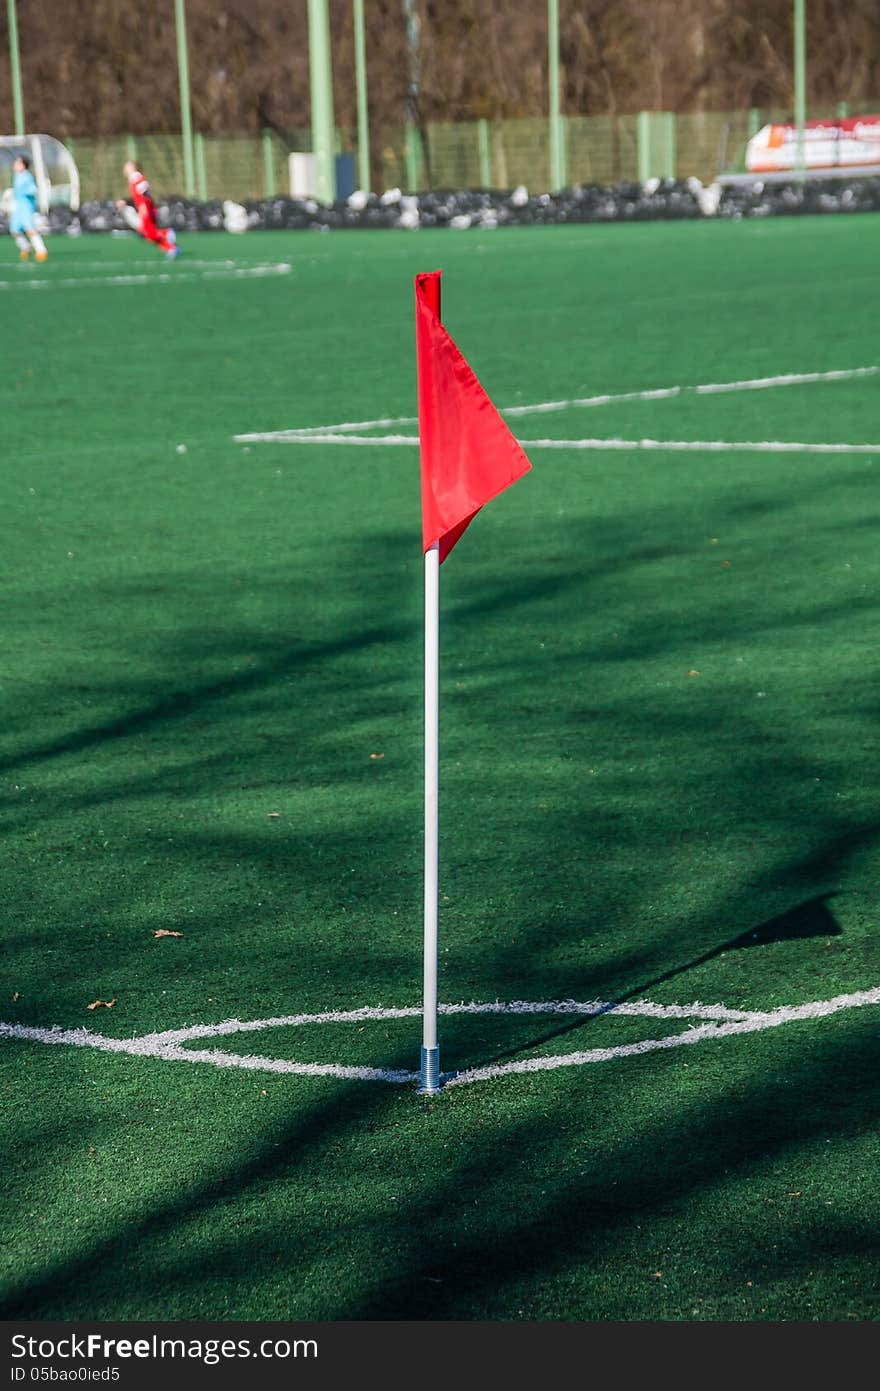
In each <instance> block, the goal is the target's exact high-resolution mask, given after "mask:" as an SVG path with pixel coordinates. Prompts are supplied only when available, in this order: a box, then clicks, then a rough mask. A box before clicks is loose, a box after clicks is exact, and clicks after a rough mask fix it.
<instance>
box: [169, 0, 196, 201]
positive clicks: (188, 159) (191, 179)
mask: <svg viewBox="0 0 880 1391" xmlns="http://www.w3.org/2000/svg"><path fill="white" fill-rule="evenodd" d="M174 24H175V28H176V30H177V76H178V81H179V85H180V130H181V135H182V139H183V191H184V193H185V194H186V196H187V198H192V197H193V195H194V194H195V191H196V178H195V173H196V171H195V159H194V157H193V132H192V112H191V109H190V102H189V55H188V53H187V48H186V11H185V9H184V0H174Z"/></svg>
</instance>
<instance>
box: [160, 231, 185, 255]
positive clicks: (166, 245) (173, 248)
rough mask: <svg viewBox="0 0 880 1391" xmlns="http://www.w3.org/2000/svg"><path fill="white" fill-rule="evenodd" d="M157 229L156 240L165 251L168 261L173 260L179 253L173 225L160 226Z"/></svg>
mask: <svg viewBox="0 0 880 1391" xmlns="http://www.w3.org/2000/svg"><path fill="white" fill-rule="evenodd" d="M157 230H158V233H159V235H158V236H157V237H156V241H157V242H158V244H159V246H161V248H162V250H163V251H164V252H165V256H166V258H167V259H168V260H169V261H173V260H174V259H175V258H176V257H177V256H179V255H180V247H179V246H178V245H177V233H176V232H175V230H174V228H173V227H160V228H158V229H157Z"/></svg>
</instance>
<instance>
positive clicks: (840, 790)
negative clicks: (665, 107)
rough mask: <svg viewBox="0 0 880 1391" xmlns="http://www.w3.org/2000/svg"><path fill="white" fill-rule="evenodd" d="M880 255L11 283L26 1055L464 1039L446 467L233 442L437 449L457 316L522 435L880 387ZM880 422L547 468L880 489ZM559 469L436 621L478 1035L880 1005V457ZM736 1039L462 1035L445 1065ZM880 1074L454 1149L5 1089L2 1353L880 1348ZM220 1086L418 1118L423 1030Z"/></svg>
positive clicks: (97, 250)
mask: <svg viewBox="0 0 880 1391" xmlns="http://www.w3.org/2000/svg"><path fill="white" fill-rule="evenodd" d="M875 230H876V224H875V221H874V220H873V219H872V218H869V217H834V218H827V219H810V218H802V219H791V220H779V221H773V222H766V223H764V222H749V223H742V224H730V223H718V224H714V223H713V224H702V223H699V224H696V223H687V224H684V223H683V224H653V225H637V226H629V227H608V228H603V227H584V228H580V227H569V228H565V227H561V228H545V229H518V230H513V229H511V230H509V231H498V232H495V233H489V232H468V233H466V234H463V235H461V236H458V235H455V234H454V233H450V232H437V233H428V232H424V233H418V234H414V235H407V234H394V233H376V234H371V233H348V234H330V235H318V234H306V233H298V234H297V233H293V234H282V233H261V234H251V235H248V236H245V237H238V238H235V237H227V236H225V235H221V234H217V235H210V234H204V235H202V236H192V237H188V238H181V241H182V245H183V247H184V252H185V254H184V256H183V257H182V258H181V260H180V261H179V262H177V263H176V264H174V265H172V266H166V265H165V264H164V262H163V261H162V260H161V258H158V257H156V256H155V254H154V252H153V249H152V248H151V247H148V246H146V245H145V244H143V243H141V242H138V241H136V240H134V239H111V238H108V237H102V236H94V237H91V238H87V237H83V238H82V239H80V240H77V241H65V240H61V239H59V238H55V239H53V241H52V243H51V247H50V250H51V256H50V260H49V262H48V263H47V264H46V265H45V266H41V267H33V266H24V267H21V266H19V265H18V264H17V263H16V262H14V261H13V259H12V257H13V248H12V246H11V244H10V245H9V246H8V247H7V248H6V251H5V255H6V261H5V263H4V264H3V265H2V266H0V302H2V305H3V309H4V316H5V317H4V333H3V336H2V349H0V352H2V363H3V372H2V378H0V402H2V413H3V455H4V467H3V470H2V482H0V489H2V493H0V500H2V510H3V516H4V518H5V522H6V525H5V527H4V545H3V548H2V552H0V566H2V593H3V607H2V620H0V622H2V662H0V698H2V713H0V779H2V781H0V792H2V804H0V806H2V815H0V827H2V834H3V892H4V902H3V919H2V921H3V932H2V944H3V956H2V984H0V991H2V993H0V1019H2V1020H4V1021H6V1022H7V1023H11V1024H19V1025H26V1026H32V1027H37V1028H46V1027H48V1026H51V1025H61V1026H64V1027H66V1028H79V1027H86V1028H89V1029H91V1030H93V1031H95V1032H99V1033H101V1034H104V1035H107V1036H111V1037H115V1038H131V1037H133V1036H135V1035H141V1034H146V1033H151V1032H154V1031H158V1030H166V1029H175V1028H179V1027H182V1026H184V1025H190V1024H211V1023H216V1022H219V1021H222V1020H225V1019H228V1018H230V1017H237V1018H239V1019H241V1020H253V1019H262V1018H267V1017H275V1016H286V1015H291V1014H296V1013H299V1012H319V1011H325V1010H349V1009H354V1008H357V1007H359V1006H365V1005H386V1006H407V1005H415V1004H417V1003H418V1000H419V994H420V981H421V877H420V876H421V865H420V856H421V742H420V741H421V568H422V567H421V553H420V528H419V495H418V458H417V453H416V451H415V449H413V448H409V447H400V446H398V447H392V446H385V447H383V446H379V447H354V446H352V447H344V446H338V445H317V444H310V445H295V444H284V443H259V444H258V443H253V444H250V445H245V444H242V443H236V442H235V440H234V439H233V436H234V435H235V434H237V433H245V432H251V431H275V430H281V429H289V428H305V427H310V426H322V425H332V424H336V423H340V422H343V421H371V420H377V419H380V418H394V417H401V416H402V417H410V416H412V414H413V413H414V408H415V368H414V334H413V305H412V277H413V274H414V273H415V272H416V271H418V270H429V269H434V268H435V267H436V266H438V265H439V266H442V267H443V268H444V271H445V278H444V318H445V321H446V322H447V325H448V326H449V328H450V330H451V332H452V333H453V335H454V336H455V337H456V339H457V341H458V343H459V345H460V347H461V348H462V351H463V352H464V353H465V355H466V356H467V357H468V359H469V361H470V362H471V364H472V365H473V367H474V368H475V370H476V371H477V372H478V374H479V375H480V377H481V379H482V381H483V382H484V385H485V386H486V388H487V390H488V391H489V392H490V394H491V395H492V397H493V399H494V400H495V401H496V402H497V404H498V405H500V406H512V405H517V404H520V405H522V404H532V403H538V402H549V401H572V400H576V399H578V398H582V397H587V396H594V395H597V394H601V393H612V394H619V393H625V392H635V391H642V390H646V389H650V388H662V387H670V386H691V385H695V384H698V383H706V382H716V383H717V382H731V381H739V380H744V379H750V378H759V377H767V376H774V375H778V374H781V373H791V372H794V373H803V372H828V371H833V370H837V369H847V368H854V367H862V366H870V365H873V364H876V363H878V362H880V353H878V347H877V332H876V308H875V291H876V252H875V248H874V245H873V234H874V232H875ZM285 262H288V263H289V264H290V267H291V269H290V271H289V273H286V274H276V273H274V272H273V267H276V266H277V265H279V264H282V263H285ZM212 263H215V264H212ZM227 263H229V264H227ZM256 266H261V267H265V268H266V272H265V274H263V273H261V274H258V275H250V274H247V275H240V274H238V272H239V271H242V270H252V269H254V268H255V267H256ZM127 277H137V279H136V281H135V283H127V279H126V278H127ZM32 281H40V282H45V286H44V287H43V288H40V289H30V288H26V286H28V285H29V284H30V282H32ZM878 397H880V376H864V377H861V378H856V379H848V380H844V381H838V382H824V383H820V384H804V385H800V386H789V387H784V388H771V389H767V390H755V391H750V392H737V393H730V394H719V395H716V394H712V395H700V394H696V393H688V392H684V393H681V394H680V395H678V396H674V397H669V398H665V399H655V400H650V401H644V400H642V401H623V402H614V403H610V404H608V405H605V406H594V407H590V408H581V407H569V408H567V409H560V410H558V411H554V412H546V413H544V414H539V415H529V416H522V417H518V418H516V419H515V420H512V422H511V423H512V424H513V425H514V427H515V429H516V431H517V433H518V434H519V436H520V437H521V438H522V439H523V440H524V441H528V440H529V439H538V438H548V437H552V438H556V439H568V440H576V439H581V438H584V437H588V436H589V437H600V438H610V437H618V438H623V439H634V440H639V439H646V438H649V439H654V440H679V441H687V440H701V441H713V440H727V441H737V440H747V441H753V442H754V441H765V440H766V441H772V440H794V441H802V442H814V443H815V442H835V441H836V442H846V443H869V444H870V443H874V442H878V445H880V413H878V410H877V402H878ZM386 428H388V429H391V430H398V429H404V430H406V431H410V432H411V431H412V429H413V427H412V426H409V425H406V426H402V427H398V426H391V427H377V428H376V430H374V431H372V433H379V434H381V433H382V432H383V430H384V429H386ZM367 433H370V431H369V430H368V431H367ZM181 446H182V448H181ZM532 461H533V465H534V468H533V471H532V473H530V474H529V475H528V477H527V478H525V479H524V480H523V481H522V482H520V483H518V484H517V485H516V486H515V487H514V488H512V489H511V490H509V492H507V493H506V494H504V495H503V496H502V497H501V498H499V499H498V500H497V501H496V502H493V503H492V504H491V506H490V507H489V508H487V509H486V511H485V512H484V513H483V514H481V516H480V517H479V518H478V519H477V521H476V522H475V523H474V524H473V526H472V527H471V529H470V531H469V532H468V534H467V535H466V536H465V538H464V539H463V540H462V541H461V543H460V544H459V547H458V548H457V550H456V551H455V553H454V554H453V556H452V557H451V558H450V560H449V562H448V563H447V564H446V565H445V566H444V568H443V585H442V589H443V600H442V602H443V626H442V668H441V690H442V815H441V835H442V875H441V880H442V882H441V893H442V904H441V908H442V944H441V998H442V999H444V1000H446V1001H470V1000H477V1001H492V1000H496V999H497V1000H502V1001H509V1000H526V1001H541V1000H544V1001H552V1000H565V999H576V1000H595V999H605V1000H613V999H623V1000H628V1001H642V1000H651V1001H658V1002H661V1003H665V1004H688V1003H691V1002H693V1001H702V1002H703V1003H710V1004H714V1003H723V1004H724V1005H726V1006H728V1007H731V1008H734V1009H745V1010H770V1009H774V1008H777V1007H779V1006H785V1005H793V1006H796V1005H802V1004H804V1003H805V1002H808V1001H812V1000H827V999H830V998H833V997H835V996H837V995H840V994H844V993H852V992H857V991H863V990H869V989H873V988H876V987H877V986H878V985H880V949H878V934H877V924H878V922H880V902H878V899H880V879H878V856H877V847H878V836H880V818H878V810H877V793H876V788H877V785H878V774H880V757H878V755H880V735H878V727H877V713H878V695H877V690H878V686H877V625H876V609H877V586H878V578H880V552H878V547H877V539H876V532H877V525H878V521H880V500H878V470H880V447H878V450H877V452H876V453H872V452H868V453H860V454H832V455H828V454H817V453H758V452H749V451H745V452H731V453H713V452H708V451H693V452H686V451H681V452H660V451H648V450H610V449H609V450H576V449H564V450H549V449H535V450H534V451H533V452H532ZM159 929H165V930H166V931H170V932H175V933H182V934H183V935H182V936H167V937H162V938H156V937H154V936H153V933H154V932H155V931H157V930H159ZM98 999H100V1000H105V1001H109V1000H114V1001H115V1004H114V1005H113V1007H112V1008H110V1009H107V1008H99V1009H97V1010H95V1011H93V1012H89V1011H88V1009H87V1006H88V1005H89V1004H90V1003H92V1002H93V1001H95V1000H98ZM689 1022H693V1021H673V1022H670V1021H669V1020H663V1019H661V1020H656V1019H649V1018H640V1017H621V1018H615V1017H613V1016H612V1017H608V1016H602V1017H599V1018H597V1019H592V1020H589V1019H584V1020H572V1019H571V1018H564V1019H561V1020H560V1019H559V1018H553V1017H552V1016H547V1015H541V1016H535V1017H534V1018H530V1017H528V1016H516V1017H505V1018H495V1019H493V1018H492V1017H491V1016H480V1017H477V1018H473V1017H468V1016H450V1017H448V1018H444V1020H443V1021H442V1031H441V1046H442V1059H443V1063H444V1066H448V1067H456V1068H465V1067H470V1066H484V1065H486V1064H491V1063H492V1062H496V1061H497V1062H509V1061H511V1060H513V1059H524V1058H528V1057H530V1056H539V1055H542V1054H544V1055H546V1054H548V1053H552V1054H559V1053H561V1052H566V1051H573V1050H585V1049H592V1048H613V1047H614V1046H615V1045H616V1044H619V1043H633V1042H636V1041H638V1040H639V1039H644V1038H655V1039H660V1038H663V1037H666V1036H668V1035H670V1034H673V1033H677V1032H680V1031H681V1030H682V1029H684V1028H686V1027H688V1023H689ZM877 1022H878V1006H876V1005H873V1006H868V1007H865V1008H861V1009H849V1010H845V1011H841V1012H839V1013H837V1014H834V1015H832V1016H830V1017H828V1018H824V1019H818V1020H815V1021H806V1022H805V1021H800V1022H794V1023H790V1024H787V1025H785V1026H783V1027H780V1028H776V1029H772V1030H766V1031H762V1032H756V1033H754V1034H749V1035H743V1036H739V1037H725V1038H719V1039H717V1040H707V1041H705V1042H700V1043H697V1044H695V1045H694V1046H690V1047H686V1048H669V1049H665V1050H656V1051H652V1052H648V1053H645V1054H642V1055H639V1056H632V1057H615V1058H613V1059H611V1060H609V1061H606V1062H595V1063H589V1064H585V1065H583V1066H577V1067H575V1066H571V1067H564V1068H560V1069H559V1070H553V1071H543V1072H535V1073H530V1074H514V1075H508V1076H505V1077H503V1078H501V1079H498V1080H492V1081H485V1082H475V1083H473V1084H471V1085H462V1086H458V1087H456V1088H450V1089H449V1090H448V1091H447V1092H445V1093H444V1094H442V1095H441V1096H440V1097H439V1098H438V1099H437V1100H435V1101H431V1102H424V1101H422V1100H419V1099H417V1098H416V1097H415V1096H414V1094H413V1092H412V1089H411V1088H410V1087H407V1086H403V1087H401V1086H394V1085H390V1084H387V1083H379V1082H362V1081H340V1080H339V1079H334V1078H312V1077H304V1076H293V1075H279V1074H272V1073H268V1072H258V1071H248V1070H238V1069H236V1070H220V1069H217V1068H215V1067H212V1066H211V1065H209V1064H206V1063H201V1064H200V1063H195V1062H194V1063H192V1064H187V1063H183V1062H174V1063H172V1062H165V1061H161V1060H159V1059H154V1058H136V1057H132V1056H128V1055H123V1054H118V1055H111V1054H107V1053H104V1052H98V1051H94V1050H91V1049H87V1048H74V1047H70V1046H48V1045H47V1044H44V1043H39V1042H27V1041H22V1040H20V1039H16V1038H9V1039H5V1040H2V1041H0V1046H2V1050H3V1060H4V1080H3V1083H2V1093H0V1095H2V1101H3V1121H4V1129H5V1137H6V1138H5V1158H4V1161H3V1172H2V1185H3V1190H4V1205H5V1215H4V1219H3V1222H2V1234H0V1253H2V1256H0V1264H2V1282H3V1292H4V1311H5V1313H6V1315H7V1317H28V1318H38V1319H49V1318H96V1319H107V1318H130V1319H175V1318H177V1319H180V1318H206V1319H232V1318H243V1319H249V1318H252V1319H287V1318H296V1319H362V1318H368V1319H401V1318H403V1319H407V1318H437V1319H499V1318H502V1319H519V1318H523V1319H633V1320H638V1319H722V1320H749V1319H786V1320H788V1319H820V1320H832V1319H833V1320H838V1319H846V1318H856V1319H874V1318H876V1317H877V1314H878V1304H877V1290H876V1263H877V1256H878V1254H880V1253H878V1237H877V1217H878V1194H877V1185H876V1169H877V1161H878V1142H877V1138H876V1134H877V1132H876V1123H877V1109H878V1107H877V1080H876V1079H877V1076H878V1061H880V1058H878V1053H880V1049H878V1044H877ZM209 1044H213V1046H221V1047H223V1048H224V1049H226V1050H227V1051H230V1052H237V1053H251V1052H255V1053H259V1054H261V1055H263V1056H269V1057H276V1058H294V1059H298V1060H304V1061H317V1062H338V1063H346V1064H365V1065H368V1066H373V1067H388V1068H406V1069H411V1068H413V1067H416V1066H417V1064H418V1045H419V1026H418V1020H415V1019H411V1020H408V1021H400V1020H392V1021H372V1022H368V1023H365V1024H364V1025H363V1026H361V1025H359V1024H356V1023H354V1024H352V1023H349V1024H336V1025H326V1026H318V1025H307V1026H304V1027H302V1026H301V1027H300V1028H298V1029H293V1028H279V1029H277V1030H265V1031H262V1032H257V1033H252V1034H239V1035H230V1036H228V1037H225V1038H221V1039H219V1040H213V1041H212V1040H209ZM194 1046H195V1045H194Z"/></svg>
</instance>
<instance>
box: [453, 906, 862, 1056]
mask: <svg viewBox="0 0 880 1391" xmlns="http://www.w3.org/2000/svg"><path fill="white" fill-rule="evenodd" d="M836 896H837V895H836V894H828V893H826V894H817V895H815V896H814V897H813V898H808V899H806V900H805V901H804V902H803V903H798V904H796V905H795V906H794V907H793V908H789V909H788V910H787V911H786V912H784V913H779V914H777V915H776V917H773V918H769V919H768V920H767V921H766V922H764V923H760V924H759V925H758V926H757V927H755V928H752V929H749V930H748V931H746V932H741V933H739V935H738V936H736V937H731V938H729V939H728V941H726V942H720V943H719V944H718V946H717V947H713V948H712V949H711V950H710V951H707V952H703V953H702V954H701V955H700V956H695V957H694V958H693V960H691V961H686V962H684V963H683V964H682V965H680V966H673V967H671V968H670V969H669V970H668V971H662V972H661V973H660V974H659V975H656V976H654V977H653V979H651V980H646V981H642V982H641V983H640V984H639V985H634V986H633V987H632V988H631V989H630V990H625V991H623V992H622V993H621V994H620V995H618V996H617V998H616V999H615V1000H613V1001H609V1003H608V1006H607V1009H605V1010H604V1011H602V1012H601V1013H603V1014H610V1013H613V1011H614V1008H615V1005H619V1004H623V1003H624V1002H626V1001H628V1000H637V999H639V998H640V997H641V996H643V995H645V994H646V992H647V991H649V990H653V989H655V987H656V986H658V985H664V984H665V983H666V982H667V981H670V980H675V979H676V977H678V976H681V975H684V974H686V973H687V972H688V971H692V970H694V969H695V968H696V967H697V966H704V965H706V964H707V963H708V962H710V961H715V960H717V958H719V957H721V956H724V955H726V953H727V952H729V951H738V950H740V949H742V948H746V949H751V948H755V947H761V946H765V945H768V944H769V943H771V942H793V941H801V940H803V939H804V938H809V937H822V938H829V937H839V936H840V935H841V933H842V931H843V929H842V928H841V927H840V925H839V923H838V922H837V920H836V918H835V917H834V914H833V913H832V912H831V910H830V908H829V907H828V906H827V905H828V901H829V899H831V898H835V897H836ZM597 1017H600V1015H586V1016H582V1017H581V1018H577V1019H573V1020H569V1021H568V1022H567V1023H565V1024H560V1025H559V1026H558V1027H557V1028H554V1029H548V1030H546V1031H545V1032H544V1033H541V1034H538V1035H536V1036H535V1037H534V1038H531V1039H529V1040H528V1041H526V1042H524V1043H521V1044H519V1045H518V1046H517V1047H516V1048H508V1049H504V1050H503V1051H499V1052H496V1053H493V1054H491V1055H490V1056H488V1057H486V1058H483V1059H481V1060H480V1062H479V1063H478V1064H477V1063H475V1064H474V1066H484V1065H485V1064H486V1063H497V1062H502V1061H503V1060H504V1059H506V1058H515V1057H519V1056H520V1055H521V1054H523V1053H527V1052H529V1051H530V1050H532V1049H534V1048H539V1047H541V1045H542V1044H545V1043H549V1042H551V1041H552V1040H553V1039H555V1038H563V1037H564V1036H565V1035H566V1034H572V1033H576V1032H578V1031H579V1030H581V1029H589V1027H590V1024H591V1023H592V1021H593V1020H594V1019H595V1018H597Z"/></svg>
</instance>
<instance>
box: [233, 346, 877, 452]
mask: <svg viewBox="0 0 880 1391" xmlns="http://www.w3.org/2000/svg"><path fill="white" fill-rule="evenodd" d="M878 373H880V366H868V367H845V368H840V369H838V370H835V371H831V372H784V373H781V374H780V375H779V376H775V377H746V378H743V379H742V380H741V381H733V382H702V383H700V384H698V385H696V386H661V387H654V388H651V389H650V390H646V391H623V392H617V393H614V394H610V393H605V394H603V395H601V396H576V397H572V399H571V400H567V401H538V402H535V403H534V404H532V405H526V406H503V407H501V410H500V414H501V415H506V416H510V417H512V418H515V417H517V416H529V415H543V414H548V413H550V412H553V411H567V410H583V409H587V408H589V407H591V406H611V405H616V404H617V403H618V402H621V401H667V400H671V399H673V398H675V397H677V396H711V395H724V394H725V393H728V392H734V391H767V390H770V389H771V388H773V387H785V386H810V385H814V384H816V383H819V382H843V381H852V380H855V379H857V378H859V377H874V376H876V375H877V374H878ZM417 424H418V417H417V416H414V415H398V416H385V417H380V418H378V419H376V420H349V421H342V422H341V423H340V424H338V425H315V426H303V427H302V428H300V429H290V430H264V431H257V432H253V433H250V434H243V435H234V436H233V439H234V440H235V442H236V443H237V444H265V443H274V444H309V443H311V444H335V443H340V444H344V443H345V442H346V441H345V439H344V438H341V437H343V436H351V435H353V434H354V435H356V434H357V432H358V431H361V430H381V429H388V428H389V427H391V426H393V425H417ZM352 443H357V444H417V443H418V440H417V439H415V438H414V437H413V436H411V435H385V436H383V437H381V438H375V437H372V436H367V437H358V438H356V439H353V440H352ZM521 443H523V444H525V445H531V446H532V447H534V446H536V445H538V446H540V447H542V448H560V449H564V448H572V447H573V446H571V445H570V444H567V443H565V442H556V441H553V442H552V443H551V444H550V445H547V443H546V442H545V441H543V440H537V441H536V440H523V441H521ZM576 447H579V448H584V447H590V445H589V444H587V445H585V444H583V443H580V442H579V443H578V445H577V446H576ZM617 447H618V448H628V447H632V446H629V445H626V444H625V443H624V442H621V443H620V444H619V445H618V446H617ZM691 447H693V448H697V447H702V446H697V445H693V446H691ZM793 447H794V448H801V446H799V445H798V446H793ZM870 447H871V446H865V448H866V449H867V448H870Z"/></svg>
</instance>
